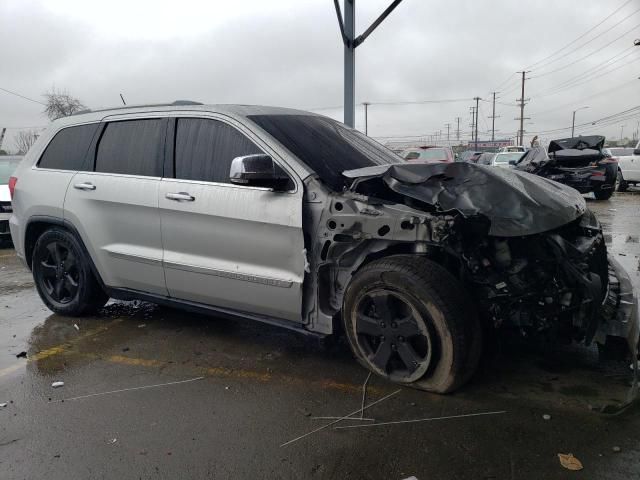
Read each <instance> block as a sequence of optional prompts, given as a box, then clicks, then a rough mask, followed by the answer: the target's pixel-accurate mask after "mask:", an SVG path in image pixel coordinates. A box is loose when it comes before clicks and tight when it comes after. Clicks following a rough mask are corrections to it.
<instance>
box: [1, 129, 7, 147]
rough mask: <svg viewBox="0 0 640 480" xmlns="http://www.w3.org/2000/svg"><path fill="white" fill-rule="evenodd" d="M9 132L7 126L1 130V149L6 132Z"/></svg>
mask: <svg viewBox="0 0 640 480" xmlns="http://www.w3.org/2000/svg"><path fill="white" fill-rule="evenodd" d="M5 133H7V128H6V127H5V128H3V129H2V132H0V150H2V142H3V141H4V134H5Z"/></svg>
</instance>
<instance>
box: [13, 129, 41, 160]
mask: <svg viewBox="0 0 640 480" xmlns="http://www.w3.org/2000/svg"><path fill="white" fill-rule="evenodd" d="M37 139H38V132H36V131H35V130H21V131H20V132H19V133H18V135H17V136H16V139H15V142H16V146H17V147H18V155H24V154H25V153H27V152H28V151H29V149H30V148H31V145H33V144H34V143H36V140H37Z"/></svg>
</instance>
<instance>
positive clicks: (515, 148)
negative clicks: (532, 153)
mask: <svg viewBox="0 0 640 480" xmlns="http://www.w3.org/2000/svg"><path fill="white" fill-rule="evenodd" d="M527 150H529V149H528V148H527V147H524V146H522V145H510V146H508V147H501V148H500V150H498V153H510V152H521V153H524V152H526V151H527Z"/></svg>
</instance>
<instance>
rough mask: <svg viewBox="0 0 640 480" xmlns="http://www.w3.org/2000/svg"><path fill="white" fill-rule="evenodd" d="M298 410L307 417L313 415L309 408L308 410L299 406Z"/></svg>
mask: <svg viewBox="0 0 640 480" xmlns="http://www.w3.org/2000/svg"><path fill="white" fill-rule="evenodd" d="M298 412H300V413H301V414H302V415H304V416H305V417H310V416H311V412H310V411H309V410H307V409H306V408H299V409H298Z"/></svg>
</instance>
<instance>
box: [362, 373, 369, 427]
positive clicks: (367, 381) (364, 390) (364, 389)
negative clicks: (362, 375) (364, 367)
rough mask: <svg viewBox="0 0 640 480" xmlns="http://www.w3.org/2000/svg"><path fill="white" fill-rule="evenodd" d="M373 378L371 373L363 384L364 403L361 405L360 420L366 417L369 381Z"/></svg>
mask: <svg viewBox="0 0 640 480" xmlns="http://www.w3.org/2000/svg"><path fill="white" fill-rule="evenodd" d="M370 378H371V372H369V374H368V375H367V378H366V379H365V380H364V383H363V384H362V403H361V404H360V419H362V418H363V417H364V402H365V400H366V399H367V385H369V379H370Z"/></svg>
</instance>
